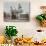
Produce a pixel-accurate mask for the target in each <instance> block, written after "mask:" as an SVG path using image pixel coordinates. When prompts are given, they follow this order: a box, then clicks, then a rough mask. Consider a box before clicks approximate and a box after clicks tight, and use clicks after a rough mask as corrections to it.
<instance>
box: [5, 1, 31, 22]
mask: <svg viewBox="0 0 46 46" xmlns="http://www.w3.org/2000/svg"><path fill="white" fill-rule="evenodd" d="M29 16H30V3H29V2H27V1H25V2H24V1H16V2H5V3H4V21H5V22H28V21H29Z"/></svg>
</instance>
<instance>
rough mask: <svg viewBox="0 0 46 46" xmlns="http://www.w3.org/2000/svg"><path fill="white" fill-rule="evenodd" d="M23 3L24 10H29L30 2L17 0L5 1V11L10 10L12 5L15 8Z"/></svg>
mask: <svg viewBox="0 0 46 46" xmlns="http://www.w3.org/2000/svg"><path fill="white" fill-rule="evenodd" d="M19 3H20V4H21V6H22V10H23V11H24V12H29V2H27V1H26V2H23V1H20V2H19V1H16V2H5V3H4V11H6V12H10V10H11V9H10V6H12V7H13V9H14V8H16V9H17V8H18V4H19Z"/></svg>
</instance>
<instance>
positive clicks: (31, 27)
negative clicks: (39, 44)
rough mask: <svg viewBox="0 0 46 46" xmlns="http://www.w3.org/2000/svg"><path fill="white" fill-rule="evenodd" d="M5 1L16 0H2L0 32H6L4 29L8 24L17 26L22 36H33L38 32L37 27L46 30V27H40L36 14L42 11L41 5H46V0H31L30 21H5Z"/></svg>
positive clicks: (0, 1) (0, 5)
mask: <svg viewBox="0 0 46 46" xmlns="http://www.w3.org/2000/svg"><path fill="white" fill-rule="evenodd" d="M5 1H16V0H0V34H4V29H5V26H6V25H14V26H16V27H17V30H18V32H19V33H18V36H21V35H22V34H23V35H24V36H28V37H29V36H30V37H31V36H32V35H34V34H37V32H36V30H37V29H43V30H45V31H46V28H43V27H40V26H39V24H38V23H37V21H36V19H35V16H36V15H38V14H40V13H41V10H40V6H42V5H46V0H30V21H29V22H4V21H3V10H4V8H3V7H4V2H5ZM23 1H24V0H23ZM25 1H29V0H25ZM40 37H41V36H40Z"/></svg>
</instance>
